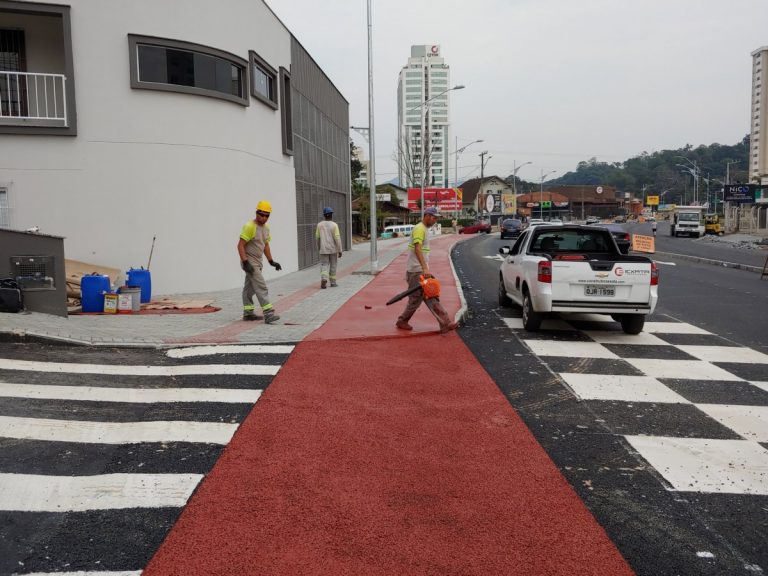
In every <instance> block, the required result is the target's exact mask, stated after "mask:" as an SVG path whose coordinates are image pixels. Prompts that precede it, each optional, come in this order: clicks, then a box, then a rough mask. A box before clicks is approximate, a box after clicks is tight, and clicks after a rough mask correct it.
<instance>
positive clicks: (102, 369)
mask: <svg viewBox="0 0 768 576" xmlns="http://www.w3.org/2000/svg"><path fill="white" fill-rule="evenodd" d="M0 370H27V371H30V372H58V373H68V374H103V375H108V376H190V375H196V374H204V375H212V374H226V375H230V376H232V375H243V374H244V375H248V376H274V375H275V374H277V372H278V370H280V366H265V365H261V364H192V365H189V366H124V365H116V364H75V363H71V362H36V361H32V360H9V359H6V358H0Z"/></svg>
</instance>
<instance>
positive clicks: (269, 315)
mask: <svg viewBox="0 0 768 576" xmlns="http://www.w3.org/2000/svg"><path fill="white" fill-rule="evenodd" d="M278 320H280V316H278V315H277V314H275V313H274V311H272V310H267V311H266V312H264V324H274V323H275V322H277V321H278Z"/></svg>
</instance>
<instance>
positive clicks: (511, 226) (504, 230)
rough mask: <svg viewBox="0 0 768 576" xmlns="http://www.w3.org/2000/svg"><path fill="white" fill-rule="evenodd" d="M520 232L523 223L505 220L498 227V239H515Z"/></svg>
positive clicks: (515, 219)
mask: <svg viewBox="0 0 768 576" xmlns="http://www.w3.org/2000/svg"><path fill="white" fill-rule="evenodd" d="M522 230H523V223H522V222H521V221H520V220H518V219H517V218H507V219H506V220H503V221H502V223H501V226H499V237H500V238H501V239H502V240H503V239H504V238H517V237H518V236H520V232H522Z"/></svg>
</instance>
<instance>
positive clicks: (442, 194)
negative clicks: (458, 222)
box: [408, 188, 461, 212]
mask: <svg viewBox="0 0 768 576" xmlns="http://www.w3.org/2000/svg"><path fill="white" fill-rule="evenodd" d="M420 199H421V188H408V209H409V210H410V211H411V212H421V210H420V208H419V200H420ZM430 206H436V207H437V209H438V210H440V211H441V212H456V211H458V210H461V188H424V208H429V207H430Z"/></svg>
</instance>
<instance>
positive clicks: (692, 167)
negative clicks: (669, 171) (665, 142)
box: [675, 156, 699, 205]
mask: <svg viewBox="0 0 768 576" xmlns="http://www.w3.org/2000/svg"><path fill="white" fill-rule="evenodd" d="M675 158H680V159H682V160H685V161H686V162H687V163H688V165H687V166H686V165H685V164H676V166H678V167H680V168H683V169H684V170H685V171H686V172H688V173H689V174H690V175H691V176H693V203H694V205H698V203H699V166H698V165H697V164H696V161H695V160H689V159H688V158H686V157H685V156H675Z"/></svg>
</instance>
